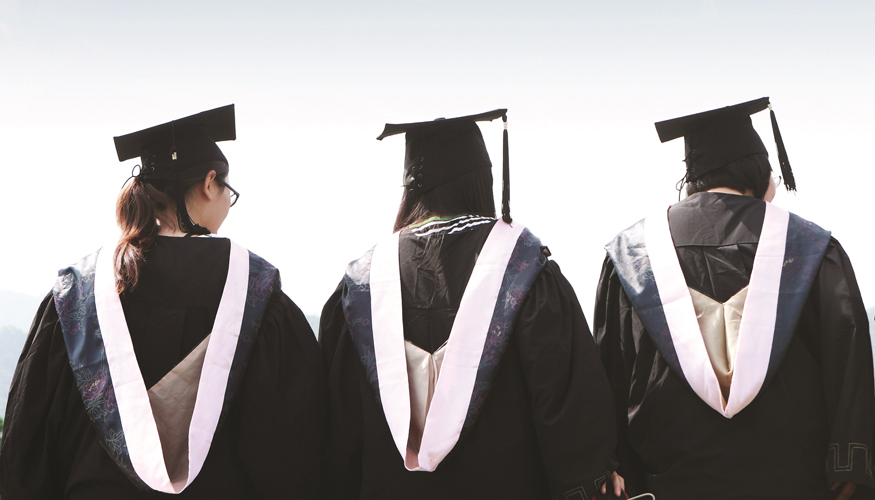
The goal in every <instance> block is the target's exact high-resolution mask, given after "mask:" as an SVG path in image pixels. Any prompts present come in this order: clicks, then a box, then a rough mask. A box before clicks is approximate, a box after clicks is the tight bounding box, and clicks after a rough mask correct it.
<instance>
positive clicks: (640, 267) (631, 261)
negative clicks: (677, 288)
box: [605, 214, 830, 384]
mask: <svg viewBox="0 0 875 500" xmlns="http://www.w3.org/2000/svg"><path fill="white" fill-rule="evenodd" d="M829 241H830V232H829V231H826V230H824V229H822V228H820V227H819V226H817V225H815V224H814V223H812V222H809V221H807V220H805V219H803V218H801V217H799V216H797V215H794V214H790V220H789V223H788V226H787V244H786V247H785V250H784V266H783V268H782V270H781V285H780V290H779V292H778V293H779V295H778V311H777V318H776V321H775V336H774V339H773V341H772V352H771V354H770V358H769V368H768V371H767V373H766V379H765V381H764V382H763V383H764V384H766V383H768V381H769V380H770V379H771V377H772V376H773V375H774V373H775V371H776V370H777V367H778V365H779V364H780V361H781V359H782V357H783V355H784V351H785V350H786V349H787V346H788V345H789V343H790V339H791V338H792V336H793V332H794V331H795V330H796V324H797V322H798V321H799V316H800V314H801V313H802V307H803V306H804V305H805V301H806V299H807V297H808V292H809V291H810V290H811V285H812V284H813V283H814V278H815V276H816V275H817V270H818V269H819V268H820V262H821V260H822V259H823V255H824V254H825V253H826V247H827V245H828V244H829ZM644 242H645V238H644V220H643V219H642V220H640V221H638V222H637V223H635V224H634V225H632V226H631V227H630V228H628V229H626V230H625V231H623V232H621V233H620V234H618V235H617V237H616V238H614V240H613V241H611V242H610V243H608V245H607V246H606V247H605V249H606V250H607V251H608V256H610V258H611V261H612V262H613V264H614V268H615V269H616V270H617V276H618V277H619V278H620V284H621V285H622V286H623V291H625V292H626V296H627V297H629V301H630V302H631V303H632V307H633V308H634V309H635V313H636V314H637V315H638V317H639V318H640V319H641V323H642V324H643V325H644V328H645V329H646V330H647V333H648V335H650V338H651V339H652V340H653V343H654V344H655V345H656V348H657V349H658V350H659V353H660V354H661V355H662V357H663V358H665V361H666V363H668V365H669V366H670V367H671V369H672V370H673V371H674V372H675V374H677V375H678V376H679V377H681V378H682V379H684V380H686V378H685V377H684V373H683V370H682V369H681V366H680V363H679V362H678V357H677V353H676V352H675V348H674V344H673V342H672V339H671V333H670V332H669V329H668V322H667V321H666V318H665V312H664V311H663V308H662V300H661V299H660V297H659V291H658V290H657V287H656V280H655V278H654V277H653V269H652V268H651V265H650V256H649V255H648V254H647V247H646V245H645V243H644Z"/></svg>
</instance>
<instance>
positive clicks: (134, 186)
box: [114, 161, 229, 294]
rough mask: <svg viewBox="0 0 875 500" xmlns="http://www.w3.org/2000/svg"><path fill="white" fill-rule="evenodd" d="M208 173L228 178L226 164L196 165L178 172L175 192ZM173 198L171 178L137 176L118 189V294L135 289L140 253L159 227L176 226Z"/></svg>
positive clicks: (188, 186) (116, 250)
mask: <svg viewBox="0 0 875 500" xmlns="http://www.w3.org/2000/svg"><path fill="white" fill-rule="evenodd" d="M211 170H215V171H216V179H217V180H218V181H223V180H224V179H225V178H226V177H227V176H228V170H229V169H228V164H227V163H224V162H219V161H215V162H206V163H200V164H197V165H193V166H191V167H189V168H187V169H185V170H183V171H182V172H180V174H179V189H180V190H181V191H182V193H183V195H184V194H185V193H187V192H188V191H189V190H190V189H191V188H192V186H194V185H195V184H198V183H200V182H202V181H203V180H204V178H205V177H206V176H207V174H208V173H209V172H210V171H211ZM176 199H178V198H177V193H176V183H175V182H174V181H173V179H172V178H170V179H167V178H161V179H148V180H147V179H144V178H143V175H138V176H137V177H134V178H133V180H132V181H131V182H128V183H127V184H125V185H124V187H122V190H121V193H119V196H118V200H117V201H116V208H115V216H116V221H117V222H118V225H119V228H120V229H121V232H122V234H121V237H120V238H119V242H118V246H117V247H116V249H115V254H114V258H115V266H114V267H115V283H116V290H117V291H118V293H119V294H121V293H124V292H127V291H132V290H133V289H134V288H136V286H137V283H138V282H139V280H140V272H141V270H142V266H143V263H144V262H145V255H144V254H145V252H146V251H147V250H149V248H150V247H151V246H152V245H153V244H154V243H155V238H157V237H158V232H159V231H160V230H161V228H162V227H165V228H169V229H171V230H173V229H176V228H178V227H179V226H180V221H179V219H178V217H179V216H178V211H177V204H176V201H175V200H176ZM182 199H184V196H183V197H182Z"/></svg>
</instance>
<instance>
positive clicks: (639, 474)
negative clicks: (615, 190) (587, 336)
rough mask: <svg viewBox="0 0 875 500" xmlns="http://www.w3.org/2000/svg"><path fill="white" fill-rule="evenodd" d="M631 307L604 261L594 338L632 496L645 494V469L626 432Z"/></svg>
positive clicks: (631, 346)
mask: <svg viewBox="0 0 875 500" xmlns="http://www.w3.org/2000/svg"><path fill="white" fill-rule="evenodd" d="M632 314H633V312H632V307H631V305H630V304H629V303H628V299H626V295H625V292H623V288H622V285H621V284H620V279H619V278H618V277H617V273H616V271H615V270H614V265H613V263H612V262H611V259H610V258H609V257H605V261H604V264H603V265H602V272H601V276H600V277H599V284H598V290H597V291H596V304H595V314H594V316H593V317H594V323H593V330H594V337H595V343H596V345H597V346H598V349H599V354H600V356H601V362H602V365H603V366H604V368H605V372H606V373H607V376H608V381H609V382H610V385H611V391H612V394H613V400H614V405H615V406H614V412H615V414H616V417H617V420H616V425H617V433H618V436H617V437H618V439H617V441H618V444H617V458H618V459H619V462H620V467H619V469H618V472H619V474H620V475H621V476H623V479H624V480H625V482H626V489H627V491H629V492H630V494H634V493H635V492H643V491H644V487H645V486H644V466H643V464H642V463H641V459H640V458H638V456H637V454H636V453H635V451H634V450H632V447H631V445H630V443H629V438H628V434H627V429H628V426H629V420H628V411H629V410H628V402H629V383H630V379H631V374H632V367H633V365H634V360H635V354H636V353H635V344H634V342H633V340H632V338H633V335H632Z"/></svg>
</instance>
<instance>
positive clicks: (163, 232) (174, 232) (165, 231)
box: [158, 226, 185, 237]
mask: <svg viewBox="0 0 875 500" xmlns="http://www.w3.org/2000/svg"><path fill="white" fill-rule="evenodd" d="M158 234H159V235H160V236H177V237H181V236H185V233H183V232H182V231H180V230H179V228H178V227H174V228H172V229H171V228H167V227H164V226H161V229H159V230H158Z"/></svg>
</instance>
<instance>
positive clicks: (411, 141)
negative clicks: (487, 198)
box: [377, 109, 512, 223]
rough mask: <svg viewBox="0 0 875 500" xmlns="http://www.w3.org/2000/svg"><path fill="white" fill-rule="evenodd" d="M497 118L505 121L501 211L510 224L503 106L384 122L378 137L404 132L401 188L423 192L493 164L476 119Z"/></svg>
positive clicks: (508, 177) (380, 138)
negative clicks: (434, 117) (474, 112)
mask: <svg viewBox="0 0 875 500" xmlns="http://www.w3.org/2000/svg"><path fill="white" fill-rule="evenodd" d="M496 118H501V119H502V120H503V121H504V122H505V128H504V135H503V141H504V146H503V150H504V151H503V153H504V160H503V162H502V167H503V168H502V177H503V182H502V200H501V214H502V218H503V219H504V220H505V221H506V222H508V223H509V222H511V220H512V219H511V217H510V171H509V168H508V148H507V110H506V109H496V110H493V111H488V112H486V113H480V114H478V115H469V116H460V117H458V118H449V119H447V118H438V119H437V120H433V121H427V122H417V123H401V124H396V123H387V124H386V127H385V128H384V129H383V133H382V134H380V136H379V137H377V139H378V140H383V138H385V137H389V136H392V135H396V134H405V137H406V140H407V146H406V151H405V155H404V187H405V188H407V189H409V190H410V191H411V192H414V193H422V192H426V191H429V190H431V189H434V188H436V187H438V186H440V185H442V184H445V183H447V182H449V181H451V180H453V179H456V178H459V177H461V176H463V175H466V174H468V173H470V172H473V171H475V170H478V169H481V168H490V167H492V162H491V161H490V160H489V153H488V152H487V151H486V144H485V143H484V142H483V135H482V134H481V133H480V127H478V126H477V122H479V121H492V120H495V119H496Z"/></svg>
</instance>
